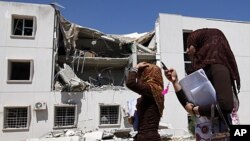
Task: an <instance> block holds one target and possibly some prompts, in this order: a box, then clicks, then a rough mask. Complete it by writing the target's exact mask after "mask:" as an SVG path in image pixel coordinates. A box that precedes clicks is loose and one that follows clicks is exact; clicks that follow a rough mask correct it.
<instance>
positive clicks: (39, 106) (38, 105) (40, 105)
mask: <svg viewBox="0 0 250 141" xmlns="http://www.w3.org/2000/svg"><path fill="white" fill-rule="evenodd" d="M46 109H47V103H46V102H37V103H35V110H46Z"/></svg>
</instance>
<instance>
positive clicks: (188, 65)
mask: <svg viewBox="0 0 250 141" xmlns="http://www.w3.org/2000/svg"><path fill="white" fill-rule="evenodd" d="M190 32H191V31H184V32H183V50H184V63H185V64H184V65H185V72H186V74H187V73H188V72H189V70H190V68H191V60H190V58H189V56H188V54H187V52H186V50H187V37H188V35H189V34H190Z"/></svg>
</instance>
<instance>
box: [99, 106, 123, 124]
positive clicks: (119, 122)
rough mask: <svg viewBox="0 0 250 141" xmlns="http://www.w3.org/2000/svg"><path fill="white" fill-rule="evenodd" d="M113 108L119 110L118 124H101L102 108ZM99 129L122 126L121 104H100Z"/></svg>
mask: <svg viewBox="0 0 250 141" xmlns="http://www.w3.org/2000/svg"><path fill="white" fill-rule="evenodd" d="M111 106H117V108H118V111H117V112H118V117H117V123H116V124H102V123H101V116H102V115H101V107H111ZM98 123H99V127H112V126H120V125H121V106H120V105H119V104H103V103H100V104H99V118H98Z"/></svg>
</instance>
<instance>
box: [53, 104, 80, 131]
mask: <svg viewBox="0 0 250 141" xmlns="http://www.w3.org/2000/svg"><path fill="white" fill-rule="evenodd" d="M54 127H55V128H64V127H76V105H56V106H55V117H54Z"/></svg>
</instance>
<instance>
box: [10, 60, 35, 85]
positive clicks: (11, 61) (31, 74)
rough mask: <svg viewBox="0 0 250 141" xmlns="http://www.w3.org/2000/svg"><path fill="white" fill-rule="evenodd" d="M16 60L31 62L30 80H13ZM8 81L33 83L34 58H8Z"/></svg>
mask: <svg viewBox="0 0 250 141" xmlns="http://www.w3.org/2000/svg"><path fill="white" fill-rule="evenodd" d="M14 62H17V63H18V62H20V63H21V62H30V74H29V80H11V79H10V78H11V75H12V74H11V73H12V70H11V69H12V64H11V63H14ZM7 73H8V74H7V83H32V80H33V76H34V60H33V59H10V58H9V59H7Z"/></svg>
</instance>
